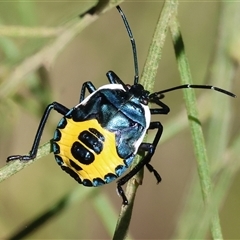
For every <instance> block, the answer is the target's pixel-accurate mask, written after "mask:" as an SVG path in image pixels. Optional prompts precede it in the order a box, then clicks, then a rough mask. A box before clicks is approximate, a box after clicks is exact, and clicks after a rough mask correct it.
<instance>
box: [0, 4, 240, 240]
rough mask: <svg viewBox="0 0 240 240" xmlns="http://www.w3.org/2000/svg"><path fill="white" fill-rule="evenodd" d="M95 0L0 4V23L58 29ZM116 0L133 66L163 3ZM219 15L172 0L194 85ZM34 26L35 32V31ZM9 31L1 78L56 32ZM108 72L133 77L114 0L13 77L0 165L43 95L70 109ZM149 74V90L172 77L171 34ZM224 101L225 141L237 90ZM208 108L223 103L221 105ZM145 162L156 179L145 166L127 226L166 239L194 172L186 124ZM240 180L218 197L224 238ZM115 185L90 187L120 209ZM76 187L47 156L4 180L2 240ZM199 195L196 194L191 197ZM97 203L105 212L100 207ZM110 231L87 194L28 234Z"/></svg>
mask: <svg viewBox="0 0 240 240" xmlns="http://www.w3.org/2000/svg"><path fill="white" fill-rule="evenodd" d="M93 4H94V2H90V1H89V2H86V1H78V2H57V1H56V2H34V1H32V2H1V3H0V24H1V26H4V27H5V28H6V27H7V26H28V27H33V28H36V29H38V27H61V26H63V25H64V24H68V23H69V22H70V21H72V20H76V21H78V19H77V18H78V15H79V14H80V13H82V12H84V11H85V10H87V9H88V8H89V7H91V6H92V5H93ZM236 4H238V5H239V4H240V3H236ZM121 6H122V9H123V11H124V13H125V14H126V16H127V18H128V21H129V23H130V26H131V28H132V31H133V34H134V37H135V39H136V43H137V49H138V58H139V67H140V71H141V69H142V68H143V65H144V62H145V58H146V56H147V51H148V47H149V44H150V41H151V37H152V34H153V31H154V27H155V24H156V21H157V18H158V15H159V12H160V11H161V8H162V6H163V2H162V1H154V2H138V1H135V2H133V1H126V2H125V3H123V4H122V5H121ZM219 14H220V3H219V2H218V1H204V2H203V1H194V2H193V1H192V2H191V1H188V2H183V1H180V5H179V19H180V24H181V29H182V34H183V39H184V42H185V47H186V52H187V54H188V57H189V62H190V67H191V70H192V76H193V79H194V83H195V84H203V83H209V82H208V75H209V71H210V70H211V69H209V64H210V62H211V60H212V56H213V53H214V47H215V45H216V41H217V26H218V17H219ZM239 14H240V13H239ZM1 26H0V28H1ZM236 31H238V29H236ZM37 32H40V33H41V31H40V30H39V31H37ZM13 35H14V37H13V36H6V35H2V36H0V58H1V65H0V77H1V82H2V83H4V81H6V80H5V79H8V76H9V75H10V74H11V73H13V71H14V69H15V68H17V67H19V66H20V65H21V64H23V63H24V61H26V60H27V59H29V57H30V56H33V55H34V54H35V53H37V52H38V51H41V50H42V49H43V48H44V47H45V46H47V45H48V44H51V42H53V41H54V39H55V36H51V37H37V36H35V37H26V36H23V37H20V36H15V34H13ZM16 35H17V33H16ZM237 51H239V50H237ZM48 57H49V56H48ZM33 62H34V60H32V63H33ZM29 65H31V64H28V65H27V67H29V68H31V66H29ZM108 70H113V71H115V72H116V73H117V74H118V75H119V76H120V77H121V79H122V80H123V81H124V82H125V83H129V84H131V83H132V82H133V74H134V71H133V60H132V52H131V45H130V42H129V39H128V36H127V33H126V30H125V28H124V25H123V23H122V20H121V18H120V16H119V14H118V12H117V10H116V9H114V8H113V9H112V10H110V11H108V12H107V13H105V14H103V15H102V16H101V17H100V18H99V19H98V20H97V21H95V22H94V23H93V24H91V25H90V26H88V27H87V28H86V29H85V30H84V31H83V32H81V34H78V35H77V37H75V38H74V39H73V41H71V42H70V44H69V45H68V46H66V47H65V48H64V49H63V51H61V52H60V54H58V56H57V58H56V60H55V62H54V64H53V65H50V66H49V65H48V62H44V66H43V67H42V68H40V69H38V70H37V71H34V72H31V71H30V74H27V75H24V76H23V78H21V79H20V80H19V81H20V84H16V87H14V88H13V91H12V92H10V94H7V95H4V94H3V95H0V99H1V105H0V114H1V126H0V131H1V134H0V156H1V160H0V161H1V167H2V166H4V165H5V161H6V158H7V156H9V155H12V154H23V153H26V152H28V151H29V150H30V148H31V144H32V141H33V138H34V135H35V132H36V129H37V127H38V123H39V120H40V117H41V115H42V111H43V109H44V107H45V106H46V105H47V104H48V103H50V102H51V101H57V102H60V103H62V104H63V105H65V106H66V107H69V108H71V107H73V106H74V105H76V104H77V103H78V101H79V92H80V89H81V85H82V83H83V82H85V81H89V80H91V81H92V82H93V83H94V84H95V86H96V87H99V86H101V85H103V84H105V83H107V79H106V77H105V73H106V72H107V71H108ZM239 77H240V76H239V70H238V71H237V72H236V76H235V81H234V84H235V85H234V86H233V89H234V93H235V94H237V95H238V96H239V95H240V89H239V88H238V87H237V86H238V83H239ZM157 79H158V80H157V82H156V84H155V89H156V91H157V90H160V89H165V88H169V87H172V86H175V85H179V84H180V80H179V74H178V70H177V65H176V59H175V56H174V51H173V47H172V42H171V38H170V36H168V38H167V41H166V44H165V46H164V49H163V55H162V60H161V62H160V65H159V70H158V77H157ZM226 81H227V79H226ZM219 87H221V86H219ZM228 90H231V89H228ZM0 91H1V89H0ZM212 94H219V93H216V92H211V91H206V92H205V91H201V90H199V91H197V95H198V97H199V99H201V96H209V95H212ZM182 98H183V97H182V92H181V91H178V92H175V93H169V94H167V95H166V99H164V102H165V103H166V104H168V105H169V107H170V108H171V112H170V114H169V115H168V116H157V119H159V120H160V121H161V122H162V123H163V125H165V124H168V123H169V122H170V121H173V120H174V119H175V118H176V117H177V116H178V115H179V114H180V112H182V111H184V110H183V109H184V108H183V105H184V104H183V100H182ZM226 98H228V97H227V96H224V95H223V96H222V101H225V100H226ZM209 99H211V98H209ZM228 100H229V99H228ZM230 101H231V106H232V111H233V112H234V117H235V119H234V120H233V124H232V128H231V134H230V140H233V139H234V138H236V137H237V136H238V135H239V121H238V119H239V117H240V116H239V111H238V109H239V98H237V99H230ZM214 107H221V103H220V104H219V105H217V106H214ZM204 111H205V107H204V106H203V107H201V108H200V109H199V112H201V113H203V114H204ZM222 114H224V112H223V113H222ZM60 118H61V116H59V115H58V114H57V113H53V114H52V115H51V118H50V120H49V123H48V125H47V127H46V130H45V132H44V136H43V137H42V143H44V142H46V141H48V140H49V139H51V138H52V134H53V131H54V128H55V126H56V124H57V122H58V121H59V120H60ZM154 119H155V118H154ZM186 119H187V115H186ZM174 124H176V125H177V124H178V121H177V120H176V121H175V122H174ZM207 128H208V122H207V121H204V122H203V130H204V132H205V131H207ZM220 131H221V130H220ZM206 137H207V134H206ZM163 138H164V135H163ZM218 138H219V136H216V139H215V140H216V141H218ZM206 141H207V140H206ZM160 142H161V141H160ZM219 161H221V159H219ZM152 165H153V166H154V167H155V168H156V169H157V170H158V171H159V173H160V174H161V176H162V178H163V181H162V183H161V184H159V185H156V183H155V179H154V178H153V176H152V174H149V172H147V171H146V172H145V177H144V183H143V185H142V186H141V187H140V188H139V190H138V192H137V197H136V201H135V207H134V212H133V218H132V222H131V225H130V229H129V230H130V234H131V236H132V237H133V239H169V238H172V237H173V236H174V233H175V232H176V231H177V230H176V228H177V226H178V224H179V223H180V222H179V221H181V220H180V215H181V214H182V210H183V207H184V206H186V205H188V200H187V199H188V194H189V192H188V189H189V186H190V183H191V182H192V179H193V178H194V176H195V175H196V164H195V157H194V153H193V147H192V144H191V136H190V131H189V130H188V129H185V130H184V131H181V132H180V133H179V134H177V135H175V136H174V137H172V138H171V139H168V140H167V141H164V143H163V144H160V145H159V147H158V149H157V152H156V154H155V155H154V158H153V159H152ZM238 173H239V170H238ZM239 184H240V176H239V174H236V176H235V177H234V179H233V181H232V185H231V188H230V189H229V191H228V192H227V194H226V197H225V199H224V201H223V202H222V204H221V209H220V217H221V223H222V230H223V234H224V237H225V238H226V239H230V238H235V239H239V238H240V228H239V216H240V204H239V203H240V192H239ZM115 187H116V185H115V184H114V183H113V184H110V185H108V186H104V187H101V188H99V189H98V191H99V193H98V194H104V195H106V196H107V197H108V198H109V199H110V201H111V204H112V205H113V206H114V208H115V211H116V213H118V211H119V208H120V205H121V199H120V198H119V197H118V196H117V194H116V191H115ZM76 188H78V189H79V191H81V189H83V188H84V187H83V186H81V185H77V183H76V182H75V181H74V180H73V179H72V178H70V177H69V176H68V175H67V174H65V173H64V172H62V171H61V169H60V168H59V167H58V165H57V164H56V162H55V160H54V157H53V155H52V154H51V155H49V156H48V157H45V158H43V159H41V160H39V161H37V162H35V163H34V164H33V165H31V166H29V167H27V168H26V169H24V170H23V171H20V172H19V173H17V174H16V175H14V176H12V177H11V178H9V179H7V180H6V181H4V182H2V183H1V185H0V238H1V239H5V238H6V237H8V236H10V235H12V234H13V233H14V232H16V231H17V230H18V229H19V228H21V227H24V224H25V223H26V222H28V221H30V220H31V219H34V217H36V216H37V215H38V214H40V213H41V212H42V211H44V210H45V209H46V208H48V207H49V206H51V205H52V204H54V203H55V201H57V199H59V198H60V197H61V196H63V195H64V194H66V193H68V192H69V191H71V190H73V189H76ZM83 191H84V192H92V191H94V189H92V188H90V189H83ZM199 201H202V199H201V198H199ZM103 206H104V211H105V212H106V215H107V214H108V206H107V205H103ZM116 221H117V218H116V219H111V222H113V223H115V222H116ZM196 227H197V226H196ZM113 230H114V229H112V231H113ZM109 238H111V235H110V236H109V233H108V232H107V230H106V227H105V226H104V224H103V222H102V220H101V218H100V217H99V215H98V211H97V210H96V207H95V206H94V205H93V204H92V202H91V197H90V198H87V199H85V200H83V201H81V202H78V201H74V203H73V204H71V205H70V206H69V207H68V208H67V209H66V210H65V211H63V212H62V213H61V214H59V215H57V216H55V217H54V218H53V219H51V221H49V222H47V223H46V224H45V225H43V226H42V227H41V228H40V229H38V230H37V231H35V232H34V233H33V234H32V235H29V237H28V239H109Z"/></svg>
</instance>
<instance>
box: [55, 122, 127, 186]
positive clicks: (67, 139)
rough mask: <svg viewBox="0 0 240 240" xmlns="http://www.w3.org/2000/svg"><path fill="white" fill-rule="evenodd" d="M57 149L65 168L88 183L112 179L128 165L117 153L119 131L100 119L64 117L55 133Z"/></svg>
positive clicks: (105, 181) (101, 182)
mask: <svg viewBox="0 0 240 240" xmlns="http://www.w3.org/2000/svg"><path fill="white" fill-rule="evenodd" d="M53 152H54V154H55V158H56V161H57V163H58V164H59V165H60V166H61V167H62V169H63V170H64V171H66V172H67V173H69V174H70V175H71V176H72V177H73V178H74V179H75V180H77V181H78V182H79V183H81V184H83V185H85V186H99V185H102V184H105V183H109V182H111V181H113V180H115V179H116V178H117V177H119V176H120V175H122V173H124V172H125V171H126V168H127V166H126V165H125V164H124V161H123V159H122V158H120V157H119V155H118V153H117V150H116V139H115V134H114V133H111V132H109V131H108V130H106V129H104V128H102V127H101V125H100V124H99V123H98V121H97V120H96V119H92V120H86V121H82V122H75V121H73V120H72V119H68V118H63V119H62V120H61V121H60V123H59V124H58V127H57V129H56V131H55V134H54V138H53Z"/></svg>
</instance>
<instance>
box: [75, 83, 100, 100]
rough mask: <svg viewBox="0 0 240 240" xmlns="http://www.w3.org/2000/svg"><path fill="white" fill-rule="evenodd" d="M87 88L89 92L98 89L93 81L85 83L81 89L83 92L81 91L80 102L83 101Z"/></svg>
mask: <svg viewBox="0 0 240 240" xmlns="http://www.w3.org/2000/svg"><path fill="white" fill-rule="evenodd" d="M86 89H87V90H88V92H89V93H93V92H95V91H96V90H97V89H96V88H95V86H94V85H93V83H92V82H85V83H83V85H82V89H81V92H80V99H79V102H82V101H83V100H84V98H85V94H86Z"/></svg>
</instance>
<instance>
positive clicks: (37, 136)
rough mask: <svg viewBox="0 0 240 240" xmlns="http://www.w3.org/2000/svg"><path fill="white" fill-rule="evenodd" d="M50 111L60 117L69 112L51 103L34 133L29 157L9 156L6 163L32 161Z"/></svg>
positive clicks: (57, 104)
mask: <svg viewBox="0 0 240 240" xmlns="http://www.w3.org/2000/svg"><path fill="white" fill-rule="evenodd" d="M52 109H53V110H55V111H57V112H58V113H60V114H62V115H65V114H66V113H67V112H68V111H69V109H68V108H66V107H65V106H63V105H62V104H60V103H57V102H53V103H51V104H49V105H48V106H47V107H46V110H45V112H44V114H43V116H42V119H41V121H40V123H39V126H38V130H37V133H36V136H35V139H34V142H33V145H32V149H31V150H30V152H29V155H13V156H9V157H8V158H7V162H9V161H13V160H17V159H19V160H24V161H29V160H32V159H34V158H35V157H36V155H37V150H38V146H39V143H40V140H41V136H42V133H43V130H44V127H45V124H46V122H47V119H48V117H49V114H50V112H51V110H52Z"/></svg>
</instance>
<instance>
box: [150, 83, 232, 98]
mask: <svg viewBox="0 0 240 240" xmlns="http://www.w3.org/2000/svg"><path fill="white" fill-rule="evenodd" d="M182 88H202V89H211V90H215V91H218V92H221V93H224V94H226V95H228V96H230V97H236V95H235V94H233V93H231V92H229V91H227V90H224V89H222V88H218V87H214V86H211V85H194V84H184V85H180V86H176V87H172V88H168V89H165V90H162V91H159V92H155V93H152V94H151V95H152V96H155V97H156V96H158V97H161V96H162V95H163V93H166V92H172V91H175V90H178V89H182ZM151 95H150V96H151Z"/></svg>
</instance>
